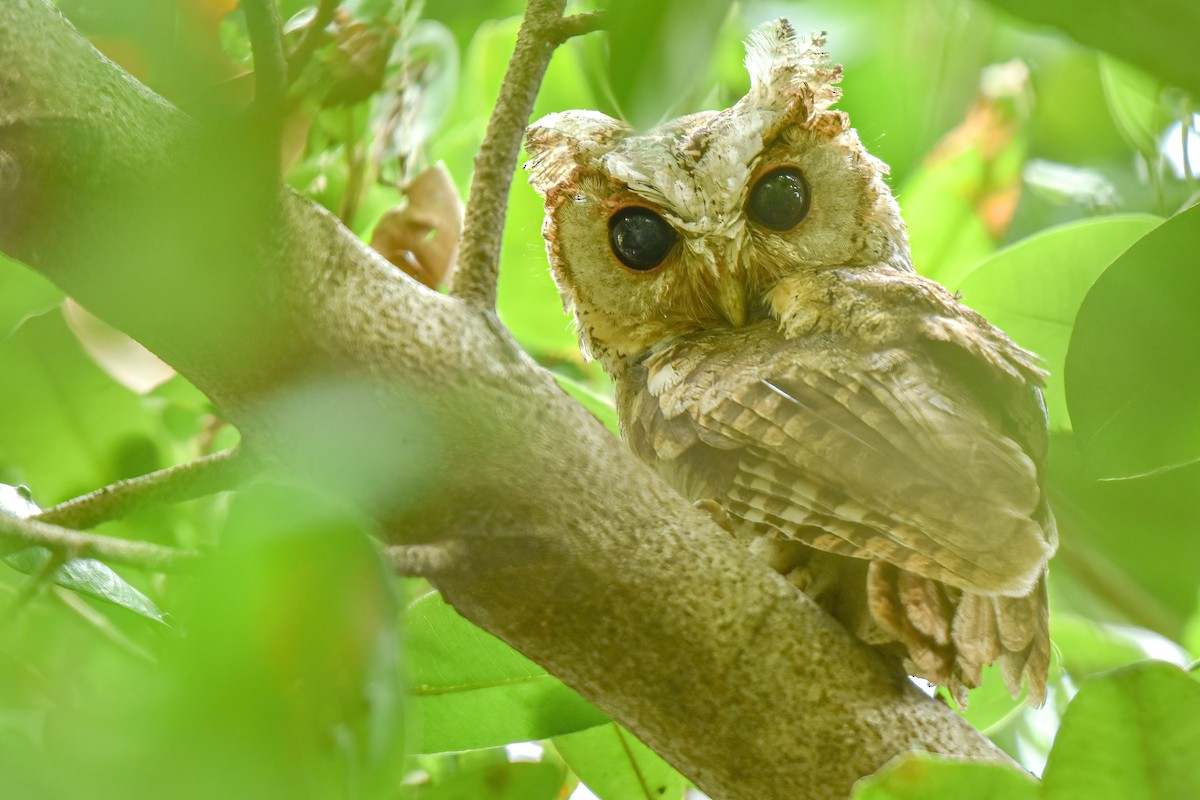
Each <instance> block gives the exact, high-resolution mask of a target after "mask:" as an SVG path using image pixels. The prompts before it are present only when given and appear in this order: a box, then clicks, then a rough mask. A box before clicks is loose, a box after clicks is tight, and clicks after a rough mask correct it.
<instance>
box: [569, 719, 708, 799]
mask: <svg viewBox="0 0 1200 800" xmlns="http://www.w3.org/2000/svg"><path fill="white" fill-rule="evenodd" d="M554 747H555V748H556V749H557V750H558V752H559V755H561V756H562V757H563V760H564V761H566V762H567V766H569V767H570V768H571V771H572V772H574V773H575V774H576V775H577V776H578V777H579V780H580V781H582V782H583V783H584V784H585V785H586V786H587V787H588V789H590V790H591V791H592V793H593V794H594V795H596V796H597V797H599V798H600V800H672V799H673V798H674V799H675V800H678V798H680V797H682V796H683V791H684V789H686V788H687V785H688V782H687V779H686V778H684V777H683V776H682V775H680V774H679V773H678V772H676V771H675V770H674V769H673V768H672V767H671V765H670V764H668V763H667V762H665V761H663V760H662V758H661V757H660V756H659V755H658V754H657V753H655V752H654V751H653V750H651V749H650V748H649V747H647V746H646V745H644V744H642V742H641V740H639V739H638V738H637V737H636V736H634V735H633V734H632V733H630V732H629V731H627V730H625V729H624V728H622V727H621V726H619V725H617V724H615V723H612V724H609V725H598V726H596V727H594V728H589V729H588V730H586V731H580V732H578V733H572V734H568V735H566V736H556V737H555V738H554Z"/></svg>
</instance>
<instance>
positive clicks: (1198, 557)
mask: <svg viewBox="0 0 1200 800" xmlns="http://www.w3.org/2000/svg"><path fill="white" fill-rule="evenodd" d="M1078 439H1079V435H1078V433H1074V434H1072V433H1057V432H1055V433H1052V434H1051V436H1050V455H1049V463H1048V465H1047V470H1046V474H1047V483H1048V487H1047V490H1048V493H1049V496H1050V497H1051V501H1052V503H1053V505H1054V513H1055V516H1056V517H1057V519H1058V528H1059V532H1060V533H1061V536H1062V541H1063V543H1064V544H1063V546H1062V547H1061V552H1060V554H1059V555H1058V556H1056V557H1055V559H1054V562H1053V565H1054V566H1053V567H1052V571H1053V572H1054V578H1053V579H1052V581H1051V583H1052V586H1053V591H1054V593H1055V594H1056V595H1057V596H1058V599H1059V601H1060V605H1061V607H1062V608H1064V609H1068V610H1071V611H1074V612H1075V613H1078V614H1082V615H1083V616H1085V617H1089V618H1109V619H1124V620H1128V621H1129V622H1130V623H1131V624H1134V625H1137V626H1139V627H1142V628H1147V629H1149V630H1153V631H1157V632H1158V633H1160V634H1162V635H1164V636H1167V637H1169V638H1175V637H1178V636H1179V630H1180V628H1181V626H1182V625H1183V622H1184V621H1185V620H1186V619H1187V618H1188V617H1189V616H1190V615H1191V614H1192V612H1193V609H1195V607H1196V576H1197V575H1200V548H1196V547H1188V546H1187V545H1186V543H1188V542H1194V541H1200V514H1197V506H1196V502H1195V497H1196V486H1197V485H1200V484H1198V483H1197V481H1200V464H1195V465H1192V466H1190V467H1187V468H1185V469H1178V470H1170V471H1167V472H1160V473H1158V474H1155V475H1151V476H1148V477H1145V478H1140V479H1138V480H1136V481H1097V480H1094V479H1093V478H1092V477H1091V476H1089V474H1088V470H1087V466H1086V462H1085V459H1084V457H1083V455H1082V454H1081V453H1080V448H1079V442H1078ZM1056 607H1059V606H1057V605H1056Z"/></svg>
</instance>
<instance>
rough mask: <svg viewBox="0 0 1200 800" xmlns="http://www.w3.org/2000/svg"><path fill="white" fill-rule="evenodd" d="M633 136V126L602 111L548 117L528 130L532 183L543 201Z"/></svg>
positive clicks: (527, 139) (526, 136)
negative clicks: (631, 127)
mask: <svg viewBox="0 0 1200 800" xmlns="http://www.w3.org/2000/svg"><path fill="white" fill-rule="evenodd" d="M628 133H629V126H628V125H626V124H625V123H623V122H621V121H620V120H615V119H613V118H612V117H610V116H607V115H605V114H601V113H600V112H598V111H562V112H559V113H557V114H548V115H547V116H544V117H542V118H541V119H539V120H538V121H537V122H535V123H533V124H532V125H530V126H529V127H528V128H527V129H526V130H525V149H526V151H527V152H528V153H529V160H528V161H526V162H525V169H526V170H527V171H528V172H529V182H530V183H531V184H532V185H533V188H534V189H536V190H537V192H538V194H540V195H542V196H543V197H545V196H546V193H547V192H548V191H550V190H551V189H553V188H554V187H555V186H558V185H559V184H561V183H563V182H565V181H566V180H567V179H568V178H570V176H571V175H572V173H574V172H575V170H576V169H577V168H579V167H584V168H587V167H594V166H596V165H597V162H598V161H599V159H600V158H601V157H602V156H604V155H605V154H606V153H608V152H609V151H611V150H612V149H613V148H614V147H615V146H616V145H617V143H618V142H619V141H621V139H623V138H624V137H625V136H626V135H627V134H628Z"/></svg>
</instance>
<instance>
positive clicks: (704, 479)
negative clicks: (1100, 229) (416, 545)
mask: <svg viewBox="0 0 1200 800" xmlns="http://www.w3.org/2000/svg"><path fill="white" fill-rule="evenodd" d="M823 45H824V39H823V37H811V38H805V37H800V36H798V35H797V34H796V33H795V31H794V30H793V29H792V27H791V26H790V25H789V24H788V23H787V22H786V21H785V20H778V21H776V22H772V23H769V24H767V25H765V26H763V27H761V28H759V29H758V30H756V31H755V32H754V33H753V34H752V35H751V37H750V39H749V42H748V45H747V56H746V67H747V69H748V71H749V73H750V91H749V93H748V94H747V95H746V96H745V97H743V98H742V99H741V100H740V101H738V102H737V104H736V105H734V106H733V107H732V108H728V109H725V110H723V111H706V112H701V113H698V114H692V115H690V116H686V117H681V118H679V119H676V120H672V121H671V122H668V123H666V124H663V125H661V126H659V127H657V128H655V129H653V130H651V131H649V132H646V133H637V132H634V131H632V130H631V129H630V128H629V127H628V126H626V125H625V124H624V123H622V122H619V121H617V120H615V119H612V118H610V117H608V116H605V115H603V114H599V113H596V112H591V111H567V112H563V113H557V114H551V115H550V116H547V117H544V118H543V119H541V120H539V121H537V122H536V123H534V124H533V125H532V126H530V128H529V131H528V133H527V135H526V145H527V148H528V151H529V153H530V160H529V162H528V164H527V165H526V168H527V169H528V171H529V174H530V176H531V177H530V182H531V183H532V184H533V186H534V188H535V189H536V190H537V191H538V192H539V193H540V194H541V195H542V196H543V197H544V198H545V205H546V222H545V227H544V235H545V238H546V241H547V243H548V251H549V257H550V265H551V270H552V273H553V276H554V279H555V282H556V283H557V285H558V287H559V290H560V291H561V293H562V298H563V302H564V304H565V306H566V307H567V309H568V310H569V311H570V312H571V313H573V315H574V317H575V320H576V323H577V325H578V332H579V339H580V343H581V346H582V348H583V351H584V353H585V354H587V355H588V356H590V357H592V358H595V359H598V360H599V361H600V363H601V364H602V365H603V366H604V368H605V369H606V370H607V372H608V373H609V375H610V376H611V377H612V379H613V381H614V383H615V385H616V396H617V408H618V412H619V416H620V421H621V431H622V434H623V436H624V438H625V440H626V441H627V442H628V444H629V446H630V447H631V448H632V449H633V452H634V453H636V454H637V455H638V456H639V457H640V458H641V459H642V460H644V461H645V462H646V463H648V464H650V465H651V466H653V467H654V469H656V470H657V471H658V472H659V474H661V475H662V476H663V477H664V478H665V479H666V480H667V481H669V482H670V483H671V484H672V485H674V486H675V488H676V489H678V490H679V491H680V492H681V493H682V494H683V495H684V496H686V497H687V498H689V499H691V500H693V501H697V502H699V503H702V504H703V505H705V506H706V507H708V508H710V510H711V511H712V512H713V513H714V516H718V518H719V519H720V521H721V522H722V523H723V524H724V526H725V527H726V528H727V529H728V530H729V531H730V532H731V533H732V534H733V535H734V536H736V537H737V538H738V539H741V540H744V541H746V542H747V543H748V544H749V546H750V547H751V548H752V549H754V550H757V551H760V552H761V553H762V554H763V555H764V556H765V557H766V558H768V559H769V560H770V561H771V562H772V564H773V565H774V566H775V567H776V568H777V569H779V570H780V571H781V572H783V573H784V574H787V575H788V576H789V577H790V578H791V579H792V580H793V582H795V583H796V585H798V586H799V587H800V588H801V589H803V590H804V591H805V592H807V593H808V594H809V595H810V596H811V597H813V598H814V599H815V600H816V601H817V602H819V603H820V604H821V605H822V606H823V607H824V608H825V609H827V610H828V611H829V612H830V613H831V614H832V615H833V616H834V617H835V618H837V619H838V620H839V621H840V622H841V623H842V624H843V625H845V626H846V627H847V628H849V629H850V630H851V631H852V632H854V633H855V634H856V635H858V636H859V637H861V638H862V639H863V640H864V641H866V642H868V643H870V644H873V645H876V646H879V647H880V648H882V649H884V650H885V651H889V652H892V653H894V654H896V655H897V656H899V657H901V658H903V659H904V664H905V666H906V667H907V669H908V670H909V672H910V674H913V675H917V676H920V677H923V678H925V679H927V680H929V681H930V682H932V683H936V684H940V685H943V686H945V687H947V689H948V690H949V691H950V692H951V693H952V694H953V695H954V696H955V697H956V698H957V699H958V700H960V701H963V700H965V697H966V690H967V689H969V688H972V687H975V686H978V685H979V681H980V672H981V669H982V667H983V666H984V665H986V664H991V663H993V662H995V663H997V664H998V666H999V669H1000V671H1001V673H1002V674H1003V676H1004V678H1005V680H1006V682H1007V684H1008V686H1009V689H1010V691H1012V692H1013V694H1014V695H1016V694H1017V693H1018V692H1019V690H1020V687H1021V684H1022V679H1023V678H1024V680H1025V683H1026V686H1027V691H1028V698H1029V701H1030V702H1031V703H1032V704H1039V703H1041V702H1042V700H1043V699H1044V697H1045V691H1046V675H1047V669H1048V665H1049V659H1050V642H1049V634H1048V626H1047V611H1046V563H1047V561H1048V560H1049V558H1050V556H1051V554H1052V553H1053V552H1054V549H1055V544H1056V534H1055V527H1054V520H1053V517H1052V516H1051V512H1050V509H1049V507H1048V505H1047V500H1046V496H1045V493H1044V491H1043V489H1042V478H1043V472H1044V465H1045V458H1046V414H1045V406H1044V404H1043V401H1042V396H1041V391H1040V388H1039V387H1040V386H1041V384H1042V381H1043V378H1044V373H1043V372H1042V370H1041V369H1040V368H1039V366H1038V364H1037V360H1036V357H1035V356H1033V355H1032V354H1031V353H1029V352H1027V351H1025V350H1023V349H1021V348H1020V347H1018V346H1017V345H1016V344H1015V343H1014V342H1013V341H1012V340H1011V339H1010V338H1009V337H1008V336H1006V335H1005V334H1004V333H1003V332H1002V331H1000V330H999V329H997V328H995V327H994V326H992V325H991V324H990V323H988V322H987V320H985V319H984V318H983V317H981V316H980V315H979V314H977V313H975V312H974V311H972V310H971V309H970V308H968V307H967V306H965V305H963V304H962V303H961V302H959V300H958V299H957V298H956V297H955V296H954V295H952V294H951V293H950V292H948V291H947V290H946V289H944V288H943V287H942V286H940V285H938V284H937V283H934V282H933V281H930V280H927V279H925V278H923V277H921V276H920V275H917V274H916V273H915V272H914V271H913V268H912V264H911V261H910V257H909V248H908V241H907V236H906V233H905V228H904V222H903V220H902V219H901V217H900V212H899V209H898V207H897V204H896V202H895V200H894V199H893V198H892V195H891V193H890V191H889V190H888V187H887V186H886V184H885V183H884V175H885V173H886V171H887V168H886V166H885V165H884V164H883V163H882V162H880V161H879V160H878V159H876V158H874V157H872V156H871V155H869V154H868V153H867V152H866V150H865V149H864V148H863V145H862V143H861V142H860V141H859V138H858V135H857V133H856V132H855V131H854V129H853V128H851V127H850V125H849V120H848V118H847V116H846V115H845V114H844V113H843V112H841V111H837V110H834V109H832V106H833V104H834V103H835V102H836V101H837V99H838V97H839V94H840V93H839V90H838V89H837V88H835V86H834V84H835V83H837V82H838V80H839V78H840V67H838V66H835V65H833V64H832V63H830V61H829V60H828V55H827V54H826V53H824V52H822V49H821V48H822V47H823Z"/></svg>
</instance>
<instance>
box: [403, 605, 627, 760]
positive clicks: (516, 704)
mask: <svg viewBox="0 0 1200 800" xmlns="http://www.w3.org/2000/svg"><path fill="white" fill-rule="evenodd" d="M405 631H406V637H407V652H408V658H409V669H408V674H409V681H410V691H411V693H412V698H413V703H412V704H413V706H414V707H415V709H416V710H417V713H418V717H419V719H420V721H421V734H422V735H421V741H420V743H419V744H417V745H416V748H417V752H423V753H437V752H445V751H449V750H469V749H474V748H481V747H495V746H498V745H503V744H509V743H511V742H526V741H531V740H534V739H545V738H549V737H551V736H558V735H561V734H566V733H573V732H575V731H580V730H583V729H585V728H590V727H593V726H595V725H600V724H602V723H604V722H607V721H608V718H607V717H605V716H604V714H603V713H601V712H600V711H598V710H596V709H595V708H594V707H593V706H591V705H590V704H589V703H588V702H587V701H586V700H584V699H583V698H581V697H580V696H579V695H578V694H576V693H575V692H574V691H573V690H571V689H569V688H567V687H566V686H564V685H563V684H562V683H561V682H560V681H559V680H558V679H557V678H555V677H553V676H551V675H550V674H549V673H547V672H546V671H545V670H544V669H542V668H541V667H539V666H538V665H537V664H534V663H533V662H532V661H530V660H529V659H527V658H525V656H523V655H521V654H520V653H518V652H517V651H516V650H513V649H512V648H511V647H509V646H508V645H507V644H505V643H504V642H502V641H500V640H499V639H497V638H496V637H494V636H492V635H491V634H489V633H486V632H485V631H482V630H480V629H479V628H477V627H476V626H475V625H473V624H471V623H470V622H468V621H467V620H465V619H463V618H462V617H461V616H459V614H458V612H457V611H455V610H454V609H453V608H452V607H450V605H449V604H447V603H446V602H445V601H444V600H443V599H442V598H441V596H440V595H438V594H429V595H426V596H425V597H422V598H420V599H418V600H416V601H415V602H414V603H413V604H412V605H410V606H409V608H408V611H407V612H406V614H405Z"/></svg>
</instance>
